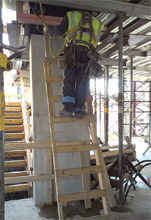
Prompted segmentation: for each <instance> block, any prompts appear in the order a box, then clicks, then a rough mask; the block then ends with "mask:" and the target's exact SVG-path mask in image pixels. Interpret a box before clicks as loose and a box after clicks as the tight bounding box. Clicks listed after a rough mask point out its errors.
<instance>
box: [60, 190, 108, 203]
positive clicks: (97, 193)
mask: <svg viewBox="0 0 151 220" xmlns="http://www.w3.org/2000/svg"><path fill="white" fill-rule="evenodd" d="M106 195H107V193H106V189H98V190H92V191H86V192H78V193H71V194H60V195H58V199H59V202H61V203H62V202H70V201H75V200H84V199H93V198H94V199H96V198H100V197H106Z"/></svg>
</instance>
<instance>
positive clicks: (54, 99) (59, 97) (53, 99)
mask: <svg viewBox="0 0 151 220" xmlns="http://www.w3.org/2000/svg"><path fill="white" fill-rule="evenodd" d="M61 100H62V95H53V96H50V98H49V101H50V102H61Z"/></svg>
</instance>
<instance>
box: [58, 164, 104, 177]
mask: <svg viewBox="0 0 151 220" xmlns="http://www.w3.org/2000/svg"><path fill="white" fill-rule="evenodd" d="M102 172H103V167H102V166H90V167H78V168H70V169H58V170H56V174H57V177H71V176H80V175H84V174H92V173H102Z"/></svg>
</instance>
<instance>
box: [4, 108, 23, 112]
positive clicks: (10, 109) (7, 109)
mask: <svg viewBox="0 0 151 220" xmlns="http://www.w3.org/2000/svg"><path fill="white" fill-rule="evenodd" d="M4 111H5V112H21V111H22V108H21V107H5V110H4Z"/></svg>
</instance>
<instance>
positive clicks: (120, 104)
mask: <svg viewBox="0 0 151 220" xmlns="http://www.w3.org/2000/svg"><path fill="white" fill-rule="evenodd" d="M118 43H119V74H118V79H119V94H118V133H119V200H120V202H121V203H122V202H123V169H122V164H123V163H122V157H123V101H124V99H123V62H122V61H123V14H122V13H120V14H119V41H118Z"/></svg>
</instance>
